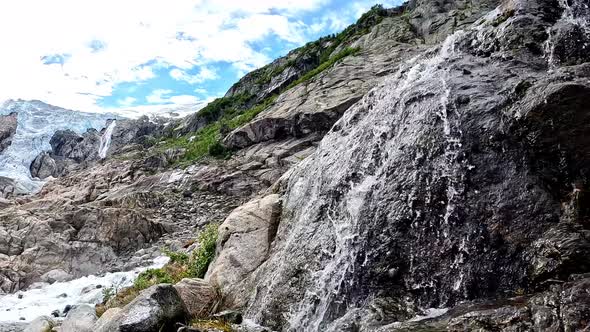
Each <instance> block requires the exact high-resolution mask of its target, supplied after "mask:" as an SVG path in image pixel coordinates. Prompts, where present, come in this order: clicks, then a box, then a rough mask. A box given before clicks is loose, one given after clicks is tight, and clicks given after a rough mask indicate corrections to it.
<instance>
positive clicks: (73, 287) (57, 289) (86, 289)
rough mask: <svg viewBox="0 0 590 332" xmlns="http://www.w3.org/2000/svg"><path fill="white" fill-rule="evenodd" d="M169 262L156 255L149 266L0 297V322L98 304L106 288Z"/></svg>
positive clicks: (126, 282) (124, 283) (129, 282)
mask: <svg viewBox="0 0 590 332" xmlns="http://www.w3.org/2000/svg"><path fill="white" fill-rule="evenodd" d="M168 261H169V258H168V257H164V256H163V257H159V258H156V259H155V260H154V261H153V265H152V266H149V267H142V268H137V269H135V270H132V271H128V272H115V273H107V274H105V275H104V276H101V277H99V276H87V277H82V278H79V279H75V280H72V281H68V282H56V283H54V284H52V285H47V286H44V287H41V288H38V289H31V290H27V291H24V292H18V293H16V294H9V295H4V296H0V322H19V321H20V322H23V321H24V322H28V321H31V320H33V319H35V318H37V317H39V316H49V315H51V313H52V312H53V311H54V310H59V311H62V310H63V309H64V308H65V306H67V305H80V304H89V305H95V304H98V303H100V302H102V300H103V291H104V290H105V289H108V288H113V290H117V289H121V288H124V287H129V286H131V285H132V284H133V281H134V280H135V279H136V278H137V276H138V275H139V273H141V272H142V271H145V270H146V269H148V268H160V267H162V266H164V265H165V264H166V263H167V262H168ZM97 287H100V288H97ZM23 319H24V320H23Z"/></svg>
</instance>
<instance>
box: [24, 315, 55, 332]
mask: <svg viewBox="0 0 590 332" xmlns="http://www.w3.org/2000/svg"><path fill="white" fill-rule="evenodd" d="M55 325H56V323H55V321H54V320H53V319H52V318H51V317H48V316H41V317H37V318H35V319H34V320H33V321H31V322H30V323H29V325H27V327H26V328H25V329H24V330H23V332H47V331H51V329H52V328H53V327H54V326H55Z"/></svg>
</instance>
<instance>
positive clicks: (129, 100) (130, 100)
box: [117, 97, 137, 107]
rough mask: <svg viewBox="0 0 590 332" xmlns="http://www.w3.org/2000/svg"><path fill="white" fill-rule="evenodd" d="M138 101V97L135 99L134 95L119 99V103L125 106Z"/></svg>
mask: <svg viewBox="0 0 590 332" xmlns="http://www.w3.org/2000/svg"><path fill="white" fill-rule="evenodd" d="M136 101H137V99H135V98H133V97H126V98H124V99H120V100H118V101H117V103H118V104H119V105H121V106H123V107H129V106H131V105H133V104H134V103H135V102H136Z"/></svg>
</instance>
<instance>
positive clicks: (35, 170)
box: [29, 152, 60, 180]
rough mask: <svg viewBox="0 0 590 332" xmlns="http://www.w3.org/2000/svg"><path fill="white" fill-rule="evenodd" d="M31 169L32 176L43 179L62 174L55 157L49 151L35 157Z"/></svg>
mask: <svg viewBox="0 0 590 332" xmlns="http://www.w3.org/2000/svg"><path fill="white" fill-rule="evenodd" d="M29 170H30V172H31V176H32V177H34V178H39V179H42V180H43V179H46V178H48V177H50V176H52V177H57V176H59V175H60V172H59V170H58V167H57V163H56V162H55V159H53V157H51V155H50V154H49V153H47V152H42V153H41V154H39V155H38V156H37V157H35V159H34V160H33V162H32V163H31V166H30V169H29Z"/></svg>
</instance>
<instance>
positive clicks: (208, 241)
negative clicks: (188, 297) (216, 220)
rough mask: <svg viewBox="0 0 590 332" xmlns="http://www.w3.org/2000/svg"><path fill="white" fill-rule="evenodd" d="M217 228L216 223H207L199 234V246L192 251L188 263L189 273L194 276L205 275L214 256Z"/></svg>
mask: <svg viewBox="0 0 590 332" xmlns="http://www.w3.org/2000/svg"><path fill="white" fill-rule="evenodd" d="M217 228H218V225H217V224H209V225H207V226H206V227H205V229H204V230H203V231H202V232H201V234H199V240H198V242H199V247H198V248H197V250H195V251H194V252H193V255H192V257H191V263H190V264H189V273H190V274H191V276H193V277H194V278H203V277H205V273H207V269H208V268H209V264H211V262H212V261H213V258H214V257H215V247H216V243H217V236H218V230H217Z"/></svg>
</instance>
